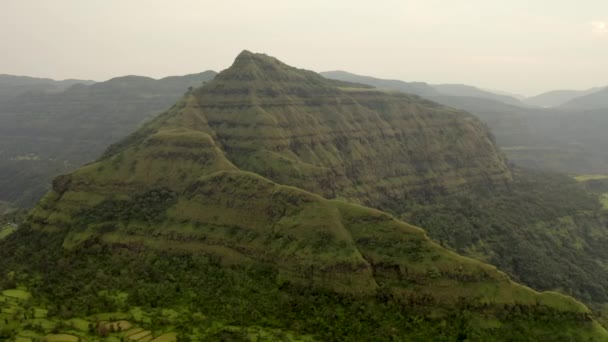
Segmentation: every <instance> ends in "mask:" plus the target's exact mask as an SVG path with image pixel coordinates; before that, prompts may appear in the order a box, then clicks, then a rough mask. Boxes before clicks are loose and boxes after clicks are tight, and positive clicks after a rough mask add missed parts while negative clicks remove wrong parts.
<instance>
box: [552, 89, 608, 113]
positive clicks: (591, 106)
mask: <svg viewBox="0 0 608 342" xmlns="http://www.w3.org/2000/svg"><path fill="white" fill-rule="evenodd" d="M560 108H562V109H566V110H573V109H574V110H595V109H603V110H607V111H608V87H604V88H600V89H597V91H593V92H591V93H590V94H587V95H584V96H581V97H577V98H574V99H571V100H570V101H568V102H566V103H564V104H562V105H561V106H560Z"/></svg>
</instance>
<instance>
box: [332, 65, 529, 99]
mask: <svg viewBox="0 0 608 342" xmlns="http://www.w3.org/2000/svg"><path fill="white" fill-rule="evenodd" d="M321 75H323V77H326V78H329V79H334V80H340V81H345V82H354V83H360V84H366V85H370V86H373V87H376V88H378V89H381V90H396V91H401V92H404V93H408V94H414V95H418V96H421V97H424V98H428V99H436V98H440V97H441V96H460V97H469V98H471V97H473V98H480V99H489V100H494V101H500V102H502V103H506V104H512V105H520V106H523V103H522V102H521V101H519V100H518V99H516V98H514V97H512V96H507V95H501V94H496V93H493V92H489V91H486V90H481V89H479V88H476V87H472V86H468V85H464V84H437V85H431V84H428V83H424V82H404V81H399V80H385V79H379V78H374V77H369V76H361V75H355V74H352V73H349V72H346V71H327V72H322V73H321Z"/></svg>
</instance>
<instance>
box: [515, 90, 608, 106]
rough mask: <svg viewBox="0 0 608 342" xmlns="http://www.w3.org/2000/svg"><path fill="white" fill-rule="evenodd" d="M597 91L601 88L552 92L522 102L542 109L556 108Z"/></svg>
mask: <svg viewBox="0 0 608 342" xmlns="http://www.w3.org/2000/svg"><path fill="white" fill-rule="evenodd" d="M599 90H601V88H592V89H588V90H553V91H548V92H546V93H542V94H538V95H536V96H532V97H528V98H525V99H524V100H523V102H525V103H527V104H529V105H532V106H538V107H544V108H550V107H558V106H561V105H563V104H564V103H566V102H569V101H571V100H574V99H576V98H578V97H582V96H586V95H589V94H593V93H595V92H597V91H599Z"/></svg>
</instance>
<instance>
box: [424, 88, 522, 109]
mask: <svg viewBox="0 0 608 342" xmlns="http://www.w3.org/2000/svg"><path fill="white" fill-rule="evenodd" d="M433 88H435V89H436V90H437V91H438V92H439V93H440V94H443V95H450V96H463V97H475V98H480V99H489V100H495V101H500V102H504V103H506V104H511V105H516V106H524V103H523V102H521V101H520V100H519V99H517V98H515V97H512V96H508V95H502V94H496V93H493V92H489V91H486V90H482V89H479V88H476V87H473V86H469V85H465V84H436V85H433Z"/></svg>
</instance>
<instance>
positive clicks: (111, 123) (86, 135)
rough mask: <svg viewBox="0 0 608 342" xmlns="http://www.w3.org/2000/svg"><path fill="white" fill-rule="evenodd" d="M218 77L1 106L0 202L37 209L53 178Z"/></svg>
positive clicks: (113, 85) (132, 83) (147, 82)
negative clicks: (37, 204) (187, 93)
mask: <svg viewBox="0 0 608 342" xmlns="http://www.w3.org/2000/svg"><path fill="white" fill-rule="evenodd" d="M214 76H215V72H213V71H206V72H203V73H199V74H193V75H186V76H179V77H167V78H163V79H160V80H155V79H152V78H148V77H141V76H125V77H118V78H114V79H111V80H109V81H106V82H100V83H96V84H91V85H86V84H75V85H72V86H71V87H69V88H68V89H65V90H64V91H60V92H27V93H23V94H21V95H19V96H16V97H13V98H11V99H8V100H6V101H4V102H0V146H1V147H0V200H4V201H8V202H13V203H14V204H16V205H19V206H25V207H27V206H31V205H32V204H33V203H35V202H36V201H37V200H38V199H39V198H40V197H41V196H42V195H43V194H44V193H45V192H46V191H48V184H50V181H51V179H52V178H53V177H55V176H57V175H58V174H61V173H65V172H68V171H71V170H74V169H75V168H77V167H78V166H80V165H82V164H84V163H87V162H91V161H93V160H94V159H95V158H97V157H98V156H99V155H100V154H101V153H102V152H103V150H104V149H105V147H106V146H107V145H109V144H111V143H113V142H116V141H118V140H119V139H121V138H123V137H125V136H126V135H128V134H129V133H131V132H133V131H134V130H135V129H136V128H137V127H138V126H139V125H141V124H142V122H144V121H146V120H148V119H150V118H152V117H153V116H155V115H156V114H158V113H160V112H162V111H163V110H166V109H167V108H169V107H170V106H171V105H172V104H173V103H174V102H175V101H176V100H177V99H179V98H180V97H181V96H182V95H183V94H184V93H185V92H186V91H188V88H190V87H197V86H199V85H201V84H202V83H203V82H206V81H209V80H211V79H212V78H213V77H214Z"/></svg>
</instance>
